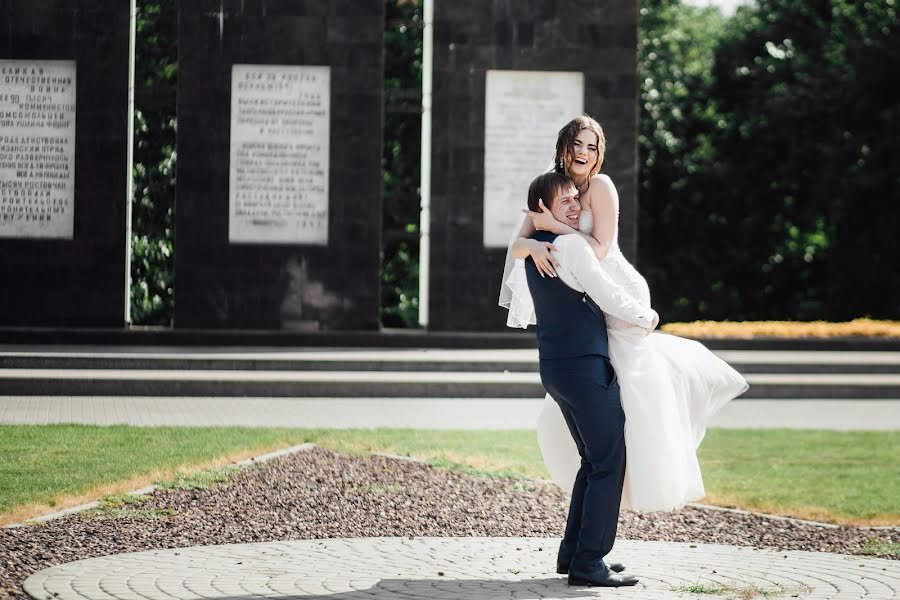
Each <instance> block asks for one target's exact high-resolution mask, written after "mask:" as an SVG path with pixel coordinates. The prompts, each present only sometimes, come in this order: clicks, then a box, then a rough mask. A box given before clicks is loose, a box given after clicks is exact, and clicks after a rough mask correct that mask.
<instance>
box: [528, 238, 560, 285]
mask: <svg viewBox="0 0 900 600" xmlns="http://www.w3.org/2000/svg"><path fill="white" fill-rule="evenodd" d="M531 242H533V243H532V244H531V245H530V246H529V248H528V250H529V254H531V258H532V259H533V260H534V266H536V267H537V270H538V273H540V274H541V277H544V276H549V277H556V267H558V266H559V261H557V260H556V258H555V257H554V256H553V255H552V254H550V251H551V250H556V247H555V246H554V245H553V244H551V243H550V242H539V241H537V240H531Z"/></svg>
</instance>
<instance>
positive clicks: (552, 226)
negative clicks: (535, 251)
mask: <svg viewBox="0 0 900 600" xmlns="http://www.w3.org/2000/svg"><path fill="white" fill-rule="evenodd" d="M538 206H540V208H541V212H534V211H531V210H527V209H523V210H522V212H523V213H525V214H526V215H528V217H529V218H530V219H531V221H532V222H533V223H534V228H535V229H537V230H538V231H549V232H550V233H556V234H558V235H562V234H563V233H564V232H563V231H562V230H561V229H560V225H562V223H560V222H559V221H557V220H556V218H555V217H554V216H553V213H551V212H550V210H549V209H548V208H547V207H546V206H544V200H543V199H540V200H538Z"/></svg>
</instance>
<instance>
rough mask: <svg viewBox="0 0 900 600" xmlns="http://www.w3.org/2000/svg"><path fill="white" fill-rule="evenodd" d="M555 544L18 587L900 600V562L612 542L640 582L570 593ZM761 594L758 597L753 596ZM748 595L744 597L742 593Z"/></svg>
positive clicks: (304, 557)
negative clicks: (708, 590) (706, 591)
mask: <svg viewBox="0 0 900 600" xmlns="http://www.w3.org/2000/svg"><path fill="white" fill-rule="evenodd" d="M556 545H557V540H553V539H541V538H414V539H408V538H360V539H333V540H300V541H290V542H269V543H258V544H235V545H225V546H201V547H194V548H178V549H171V550H152V551H148V552H138V553H132V554H120V555H114V556H106V557H102V558H91V559H86V560H81V561H77V562H72V563H68V564H64V565H60V566H56V567H51V568H48V569H45V570H43V571H40V572H38V573H35V574H34V575H32V576H31V577H29V578H28V580H26V581H25V585H24V587H25V591H26V592H28V593H29V594H30V595H31V596H32V597H33V598H37V599H39V600H50V599H58V600H69V599H72V600H74V599H84V598H88V599H90V600H107V599H112V598H115V599H118V600H130V599H135V600H138V599H139V600H156V599H163V598H165V599H172V598H177V599H185V600H187V599H192V598H196V599H201V598H204V599H210V598H216V599H223V598H278V599H279V600H287V599H289V598H307V599H309V598H319V599H322V600H324V599H326V598H328V599H333V600H372V599H377V598H385V599H386V598H403V599H404V600H418V599H422V600H425V599H427V600H450V599H459V600H462V599H466V600H481V599H484V600H487V599H494V598H503V599H531V598H534V599H537V598H560V599H562V598H566V599H574V598H596V597H598V596H603V597H606V598H613V597H617V598H621V599H624V598H626V597H628V598H640V599H641V600H663V599H669V598H681V599H686V598H692V597H693V598H715V596H700V595H698V594H696V593H691V592H687V591H683V590H678V589H676V588H678V587H679V586H686V585H696V584H700V585H704V586H707V587H711V586H719V587H723V588H726V590H725V592H724V596H720V597H732V598H738V597H741V596H742V595H745V594H747V593H752V592H753V590H752V587H751V586H756V587H757V588H758V591H757V592H756V594H757V597H758V598H760V599H763V598H777V597H784V598H794V597H796V598H807V599H809V600H856V599H862V598H866V599H872V600H891V599H896V598H898V597H900V561H890V560H878V559H869V558H860V557H850V556H843V555H839V554H825V553H817V552H796V551H784V552H778V551H774V550H755V549H752V548H740V547H733V546H722V545H714V544H697V545H689V544H684V543H674V542H638V541H629V540H622V541H619V542H617V544H616V548H615V550H614V552H613V555H612V556H611V559H613V560H619V561H622V562H624V563H625V564H626V565H627V567H628V573H630V574H634V575H637V576H639V577H640V578H641V583H640V584H639V585H638V586H636V587H634V588H623V589H620V590H598V589H596V588H592V589H588V588H569V587H568V586H567V585H566V581H565V578H564V577H563V576H560V575H556V574H555V573H554V572H553V571H554V567H555V564H554V563H555V558H556ZM760 591H762V592H765V594H764V595H763V594H760ZM745 597H746V595H745Z"/></svg>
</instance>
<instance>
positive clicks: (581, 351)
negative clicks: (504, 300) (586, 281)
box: [525, 231, 609, 359]
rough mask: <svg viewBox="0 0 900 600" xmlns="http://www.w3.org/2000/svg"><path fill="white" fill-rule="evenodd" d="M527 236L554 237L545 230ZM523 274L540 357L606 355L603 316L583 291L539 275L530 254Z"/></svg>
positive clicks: (546, 239) (533, 237)
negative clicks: (534, 323) (529, 298)
mask: <svg viewBox="0 0 900 600" xmlns="http://www.w3.org/2000/svg"><path fill="white" fill-rule="evenodd" d="M531 237H532V239H535V240H538V241H540V242H552V241H553V240H555V239H556V235H555V234H553V233H550V232H547V231H536V232H534V234H533V235H532V236H531ZM525 276H526V279H527V280H528V291H530V292H531V299H532V301H533V302H534V313H535V317H536V319H537V342H538V352H539V353H540V357H541V359H555V358H576V357H579V356H589V355H592V354H599V355H600V356H605V357H607V358H609V339H608V337H607V335H606V319H605V318H604V316H603V311H602V310H600V307H599V306H597V304H596V303H595V302H594V301H593V300H591V298H590V297H589V296H588V295H587V294H585V293H582V292H579V291H577V290H574V289H572V288H570V287H569V286H567V285H566V284H565V283H563V282H562V281H561V280H560V279H559V278H558V277H541V275H540V273H539V272H538V270H537V266H536V265H535V264H534V260H533V259H532V258H531V257H530V256H529V257H528V258H527V259H526V260H525Z"/></svg>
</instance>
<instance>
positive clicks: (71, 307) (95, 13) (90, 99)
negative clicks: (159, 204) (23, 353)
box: [0, 0, 130, 327]
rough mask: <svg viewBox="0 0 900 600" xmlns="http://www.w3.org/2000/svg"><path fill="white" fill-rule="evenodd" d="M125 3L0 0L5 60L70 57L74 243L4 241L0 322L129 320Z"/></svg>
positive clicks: (0, 247) (112, 323)
mask: <svg viewBox="0 0 900 600" xmlns="http://www.w3.org/2000/svg"><path fill="white" fill-rule="evenodd" d="M129 18H130V17H129V10H128V4H127V3H123V2H114V3H107V2H102V1H101V0H91V1H88V0H0V23H3V26H2V27H0V58H3V59H31V60H74V61H76V69H77V72H76V73H77V74H76V77H77V87H76V120H75V215H74V230H73V231H74V233H73V239H71V240H58V239H55V240H40V239H27V240H25V239H13V238H0V281H2V282H3V289H4V291H3V293H2V294H0V326H48V327H50V326H52V327H60V326H83V327H99V326H102V327H121V326H123V325H124V324H125V303H126V297H125V291H126V281H125V273H126V267H125V250H126V244H127V236H126V226H127V225H126V222H125V216H126V201H127V198H126V184H127V166H126V156H127V122H128V118H129V117H128V113H127V108H128V107H127V99H128V98H127V94H128V89H127V86H128V32H129Z"/></svg>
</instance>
